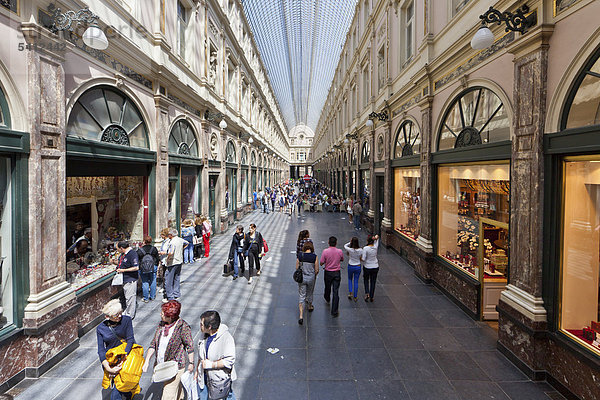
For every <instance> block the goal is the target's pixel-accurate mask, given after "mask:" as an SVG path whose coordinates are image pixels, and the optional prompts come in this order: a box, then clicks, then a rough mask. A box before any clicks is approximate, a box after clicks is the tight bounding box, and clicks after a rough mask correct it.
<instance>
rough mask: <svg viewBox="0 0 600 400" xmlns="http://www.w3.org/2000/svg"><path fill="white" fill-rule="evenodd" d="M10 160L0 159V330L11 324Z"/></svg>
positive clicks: (11, 234) (11, 235) (11, 233)
mask: <svg viewBox="0 0 600 400" xmlns="http://www.w3.org/2000/svg"><path fill="white" fill-rule="evenodd" d="M10 165H11V162H10V159H9V158H5V157H0V329H2V328H4V327H5V326H8V325H10V324H12V323H13V285H12V281H13V268H12V240H11V238H12V237H13V232H12V221H11V219H12V207H11V201H12V199H11V173H10Z"/></svg>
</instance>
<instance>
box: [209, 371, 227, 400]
mask: <svg viewBox="0 0 600 400" xmlns="http://www.w3.org/2000/svg"><path fill="white" fill-rule="evenodd" d="M206 388H207V389H208V398H209V399H210V400H222V399H226V398H227V396H229V392H230V391H231V377H229V376H228V377H227V378H225V379H223V380H220V381H217V380H214V379H211V378H210V375H209V377H208V380H207V385H206Z"/></svg>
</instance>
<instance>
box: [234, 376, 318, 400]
mask: <svg viewBox="0 0 600 400" xmlns="http://www.w3.org/2000/svg"><path fill="white" fill-rule="evenodd" d="M246 398H247V397H244V399H246ZM257 398H258V399H261V400H272V399H285V400H306V399H308V381H306V380H290V379H278V380H265V379H261V380H260V385H259V388H258V397H257ZM240 399H242V398H241V397H240Z"/></svg>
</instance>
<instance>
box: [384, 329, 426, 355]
mask: <svg viewBox="0 0 600 400" xmlns="http://www.w3.org/2000/svg"><path fill="white" fill-rule="evenodd" d="M377 330H378V331H379V335H380V336H381V339H382V340H383V343H384V345H385V347H386V348H388V349H410V350H420V349H423V343H422V342H421V341H420V340H419V337H418V336H417V335H416V334H415V333H414V332H413V330H412V329H410V328H405V329H402V328H401V329H395V328H387V327H382V328H377Z"/></svg>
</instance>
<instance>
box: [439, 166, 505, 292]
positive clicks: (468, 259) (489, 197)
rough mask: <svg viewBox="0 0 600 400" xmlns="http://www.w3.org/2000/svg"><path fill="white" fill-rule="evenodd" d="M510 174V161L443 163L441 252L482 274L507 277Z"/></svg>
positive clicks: (476, 274) (454, 262) (467, 270)
mask: <svg viewBox="0 0 600 400" xmlns="http://www.w3.org/2000/svg"><path fill="white" fill-rule="evenodd" d="M509 177H510V168H509V164H508V163H502V164H471V165H452V166H440V167H439V169H438V188H439V189H438V190H439V191H438V255H439V256H440V257H442V258H443V259H444V260H446V261H447V262H449V263H450V264H452V265H453V266H455V267H457V268H460V270H461V271H464V272H465V273H467V274H469V275H471V276H472V277H474V278H476V279H478V280H482V279H485V280H494V279H498V280H503V279H506V272H507V268H508V239H509V236H508V222H509V211H510V206H509V194H510V182H509ZM481 247H483V248H481ZM482 267H483V272H484V273H483V275H480V270H481V268H482Z"/></svg>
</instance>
